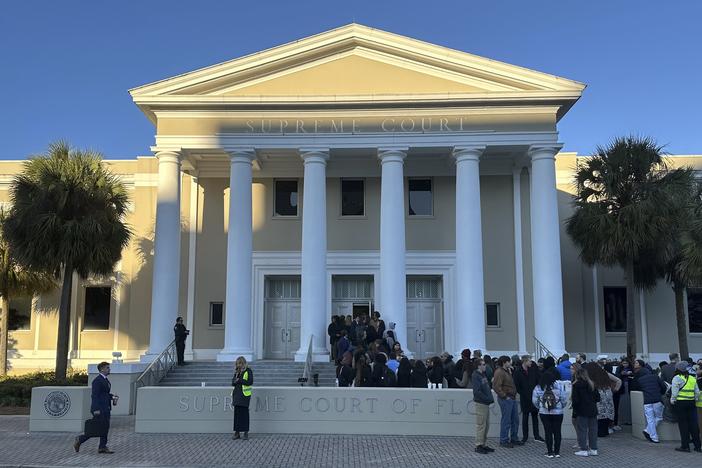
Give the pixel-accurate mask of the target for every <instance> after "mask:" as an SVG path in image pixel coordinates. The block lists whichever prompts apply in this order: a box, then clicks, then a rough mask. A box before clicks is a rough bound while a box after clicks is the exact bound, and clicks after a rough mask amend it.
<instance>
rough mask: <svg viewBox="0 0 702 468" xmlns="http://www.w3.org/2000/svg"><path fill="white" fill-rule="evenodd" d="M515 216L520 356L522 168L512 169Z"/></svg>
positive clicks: (522, 324) (523, 346)
mask: <svg viewBox="0 0 702 468" xmlns="http://www.w3.org/2000/svg"><path fill="white" fill-rule="evenodd" d="M512 203H513V209H512V211H513V214H514V278H515V285H516V288H517V291H516V292H517V330H518V331H519V354H526V352H527V348H526V316H525V312H524V264H523V263H522V258H523V257H522V167H521V166H519V167H515V168H514V169H512Z"/></svg>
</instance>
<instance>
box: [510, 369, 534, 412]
mask: <svg viewBox="0 0 702 468" xmlns="http://www.w3.org/2000/svg"><path fill="white" fill-rule="evenodd" d="M512 378H513V379H514V386H515V387H516V388H517V393H518V394H519V405H520V407H521V409H522V412H524V411H532V410H534V409H535V407H536V408H538V406H536V405H534V404H532V395H533V393H534V388H535V387H536V386H537V384H538V383H539V368H538V367H537V366H536V364H532V365H531V366H530V367H529V369H528V370H524V367H522V366H521V365H520V366H519V367H518V368H517V369H515V370H514V372H513V373H512Z"/></svg>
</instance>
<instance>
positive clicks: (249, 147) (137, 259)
mask: <svg viewBox="0 0 702 468" xmlns="http://www.w3.org/2000/svg"><path fill="white" fill-rule="evenodd" d="M584 88H585V86H584V85H583V84H581V83H578V82H575V81H571V80H567V79H564V78H559V77H555V76H552V75H547V74H544V73H540V72H536V71H532V70H527V69H524V68H520V67H516V66H513V65H508V64H504V63H500V62H496V61H493V60H489V59H484V58H481V57H476V56H474V55H471V54H467V53H464V52H458V51H455V50H450V49H446V48H443V47H440V46H436V45H433V44H427V43H424V42H420V41H417V40H414V39H410V38H406V37H402V36H398V35H394V34H390V33H387V32H383V31H379V30H376V29H371V28H367V27H364V26H360V25H356V24H352V25H349V26H345V27H342V28H338V29H335V30H331V31H328V32H325V33H322V34H319V35H316V36H312V37H309V38H305V39H302V40H299V41H296V42H292V43H289V44H285V45H282V46H279V47H275V48H273V49H269V50H266V51H263V52H259V53H256V54H253V55H249V56H246V57H242V58H238V59H235V60H232V61H229V62H225V63H222V64H218V65H214V66H211V67H207V68H204V69H201V70H197V71H194V72H190V73H186V74H184V75H180V76H177V77H174V78H170V79H166V80H163V81H159V82H156V83H153V84H149V85H145V86H141V87H138V88H135V89H132V90H131V91H130V93H131V95H132V97H133V99H134V101H135V103H136V105H137V106H139V108H140V109H141V110H142V111H143V112H144V114H145V115H146V116H147V118H149V119H150V120H151V121H152V122H153V123H154V125H155V128H156V137H155V142H144V143H145V146H146V145H147V144H148V143H153V146H152V147H151V150H152V152H153V155H152V156H143V157H137V158H136V159H134V160H123V161H122V160H120V161H114V160H108V161H106V164H107V165H108V166H109V167H110V168H111V170H112V171H114V172H115V173H116V174H119V175H120V177H121V178H122V180H123V181H124V183H125V185H126V186H127V188H128V189H129V192H130V194H131V207H130V211H129V216H128V218H127V222H128V223H129V224H130V225H131V226H132V227H133V229H134V232H135V236H134V238H133V240H132V242H131V244H130V246H129V247H128V248H127V249H126V250H125V251H124V253H123V258H122V261H121V262H120V263H119V264H118V265H117V267H116V269H115V272H114V274H113V275H111V276H110V277H107V278H88V279H84V280H82V279H79V280H78V281H77V282H76V283H75V284H76V286H75V288H74V291H73V295H72V307H71V324H72V325H71V338H70V358H71V363H72V366H73V367H85V366H86V365H87V363H90V362H95V361H96V360H101V359H106V358H110V357H111V354H112V352H113V351H120V352H121V353H122V356H123V358H124V359H126V360H147V361H148V360H149V359H152V358H153V357H154V356H156V355H158V354H159V353H160V352H161V351H162V350H163V349H164V348H165V347H166V346H167V345H168V343H170V341H171V340H172V339H173V332H172V327H173V323H174V321H175V318H176V317H177V316H182V317H184V320H185V323H186V326H187V328H189V329H190V330H191V335H190V337H189V338H188V340H187V343H186V358H188V359H218V360H223V361H226V360H233V358H234V357H236V356H237V355H239V354H242V355H245V356H247V357H249V358H251V359H289V360H293V359H295V360H304V358H305V357H306V355H307V352H308V349H310V348H311V349H312V354H313V357H314V359H315V360H320V361H321V360H327V359H329V349H328V342H329V341H328V337H327V335H326V327H327V324H328V322H329V320H330V317H331V316H332V315H337V314H344V315H357V314H359V313H367V312H368V311H370V310H379V311H380V312H381V314H382V316H383V318H384V320H385V322H386V324H389V323H390V322H393V323H395V324H396V330H397V333H398V336H399V339H400V341H401V343H402V344H403V347H404V348H405V349H406V350H408V351H409V352H410V353H412V355H414V356H417V357H428V356H431V355H435V354H438V353H440V352H441V351H443V350H444V349H446V350H449V351H451V352H459V351H460V350H461V349H463V348H466V347H468V348H471V349H475V348H480V349H483V350H487V351H488V352H489V353H490V354H498V353H499V354H502V353H509V354H512V353H514V352H526V351H531V352H533V351H534V348H535V346H536V340H538V341H539V342H541V343H543V345H545V346H546V347H547V348H548V349H550V350H551V351H552V352H554V353H561V352H563V351H566V350H567V351H569V352H580V351H584V352H588V353H591V354H592V353H598V354H600V353H604V354H610V355H612V356H613V355H618V354H620V353H622V352H623V351H624V349H625V334H624V333H623V329H622V326H623V325H624V324H625V323H626V320H625V317H626V314H627V313H634V314H635V315H636V318H637V333H638V334H639V341H638V342H639V348H640V349H639V353H640V354H642V355H644V356H647V357H649V358H651V359H658V358H660V357H661V356H662V355H664V354H667V353H668V352H669V351H671V350H674V349H676V347H677V342H676V338H675V336H676V335H675V328H674V326H675V325H674V302H673V294H672V290H671V289H670V288H669V287H668V286H667V285H665V284H663V283H661V284H660V285H659V287H658V288H657V289H655V290H654V291H651V292H646V293H642V294H641V295H640V298H639V301H637V303H636V304H631V305H629V304H626V303H625V299H624V303H622V300H623V299H622V298H625V297H626V294H625V290H623V289H622V288H624V286H625V281H624V277H623V273H622V272H621V271H619V270H618V269H607V268H602V267H595V268H589V267H587V266H585V265H583V264H582V263H581V262H580V260H579V258H578V252H577V249H576V248H575V247H574V246H573V244H572V242H571V241H570V240H569V238H568V237H567V235H566V234H565V232H564V228H563V225H564V224H563V221H564V220H565V219H566V218H567V217H568V216H569V215H570V213H571V212H572V207H571V204H570V201H571V196H572V193H573V191H574V187H573V185H572V180H573V174H574V171H575V169H576V168H577V165H578V161H579V157H578V156H577V155H576V154H575V153H563V152H560V150H561V147H562V143H561V142H559V140H558V129H557V125H558V121H559V120H560V119H561V118H562V117H563V116H564V115H565V113H566V112H568V111H569V110H570V108H571V107H572V106H573V105H574V104H575V102H576V101H577V100H578V99H579V98H580V96H581V94H582V92H583V90H584ZM671 160H672V161H674V164H676V165H692V166H693V167H695V168H698V167H700V168H702V157H696V156H685V157H683V156H676V157H672V158H671ZM20 170H21V162H11V161H5V162H2V163H0V198H1V199H2V201H4V202H7V200H8V195H7V193H8V192H7V190H8V188H9V184H10V182H11V180H12V177H13V175H14V174H16V173H17V172H19V171H20ZM687 296H688V297H687V298H688V310H689V311H690V332H691V333H690V350H691V352H692V353H693V354H699V353H702V329H699V328H698V327H700V326H702V323H700V322H701V321H702V315H700V314H702V312H697V304H698V303H700V304H702V297H698V296H702V295H701V294H699V293H698V292H697V290H691V291H688V294H687ZM57 301H58V292H56V293H52V294H45V295H42V296H41V297H35V298H16V299H14V300H13V301H12V302H11V327H12V328H14V329H13V330H12V331H11V332H10V366H11V368H12V369H14V370H21V369H30V368H32V369H33V368H50V367H52V365H53V362H54V356H55V346H56V329H57V314H56V308H57Z"/></svg>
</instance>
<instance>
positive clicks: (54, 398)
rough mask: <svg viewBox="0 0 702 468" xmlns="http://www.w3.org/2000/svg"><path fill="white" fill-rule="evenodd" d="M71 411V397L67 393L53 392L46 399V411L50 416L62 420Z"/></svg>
mask: <svg viewBox="0 0 702 468" xmlns="http://www.w3.org/2000/svg"><path fill="white" fill-rule="evenodd" d="M69 409H71V397H69V396H68V394H67V393H66V392H51V393H49V394H48V395H46V399H44V410H45V411H46V414H48V415H49V416H53V417H55V418H60V417H62V416H65V415H66V413H68V410H69Z"/></svg>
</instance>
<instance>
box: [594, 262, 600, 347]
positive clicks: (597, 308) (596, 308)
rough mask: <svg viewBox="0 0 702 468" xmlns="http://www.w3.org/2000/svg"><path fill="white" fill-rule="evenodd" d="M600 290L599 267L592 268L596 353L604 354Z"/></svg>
mask: <svg viewBox="0 0 702 468" xmlns="http://www.w3.org/2000/svg"><path fill="white" fill-rule="evenodd" d="M599 290H600V286H599V280H598V279H597V265H593V266H592V304H593V311H594V314H595V352H597V354H600V353H602V332H601V330H600V295H599V293H598V291H599Z"/></svg>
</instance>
